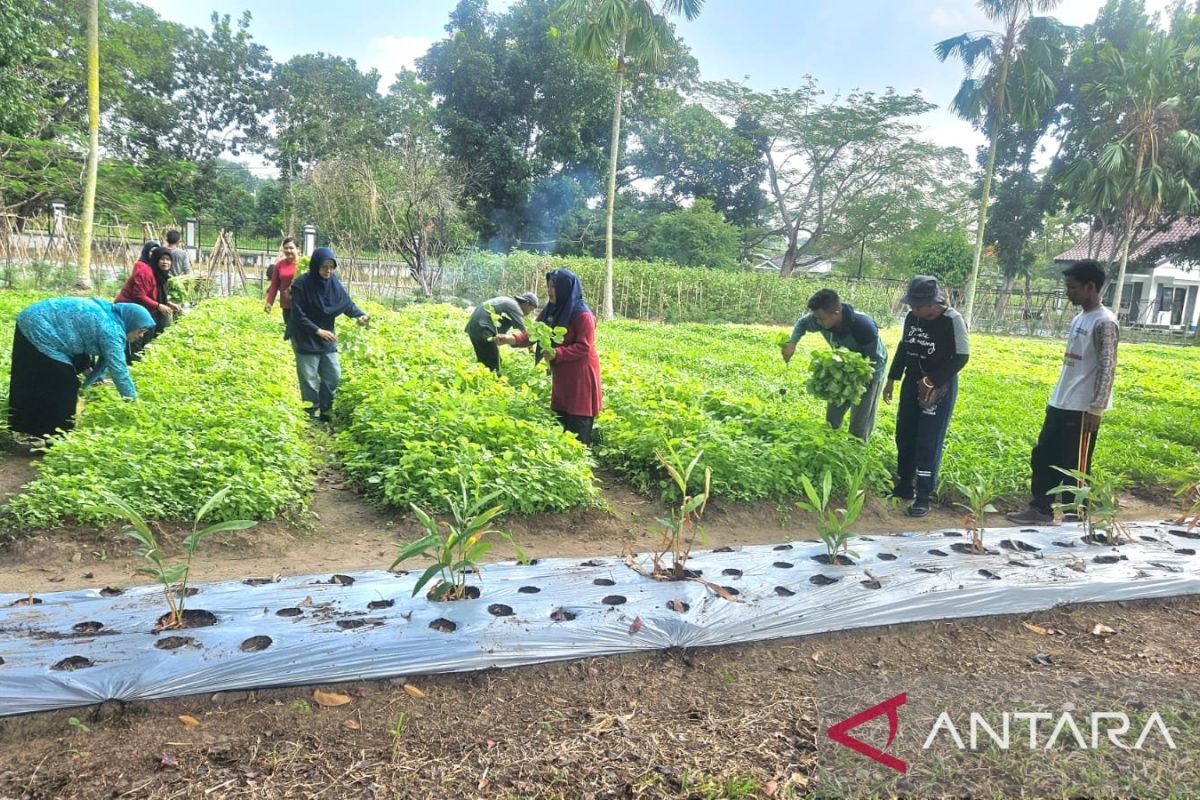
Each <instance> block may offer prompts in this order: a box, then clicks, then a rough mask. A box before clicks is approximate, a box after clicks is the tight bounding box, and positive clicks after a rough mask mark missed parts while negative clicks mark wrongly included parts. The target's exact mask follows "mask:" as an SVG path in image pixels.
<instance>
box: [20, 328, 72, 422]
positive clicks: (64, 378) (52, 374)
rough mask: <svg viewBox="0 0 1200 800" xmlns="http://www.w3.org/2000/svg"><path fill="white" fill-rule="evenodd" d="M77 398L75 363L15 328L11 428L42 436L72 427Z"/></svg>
mask: <svg viewBox="0 0 1200 800" xmlns="http://www.w3.org/2000/svg"><path fill="white" fill-rule="evenodd" d="M78 402H79V379H78V378H77V377H75V367H74V366H72V365H70V364H64V363H62V362H61V361H55V360H54V359H53V358H51V357H50V356H48V355H46V354H44V353H43V352H42V351H40V350H38V349H37V348H36V347H34V346H33V343H32V342H30V341H29V340H28V339H26V338H25V334H23V333H21V329H20V328H16V329H15V332H14V333H13V350H12V369H11V371H10V372H9V376H8V428H9V430H11V431H13V432H14V433H27V434H29V435H31V436H43V437H44V436H49V435H50V434H52V433H54V432H55V431H58V430H60V429H61V430H64V431H69V430H71V428H73V427H74V426H75V406H76V404H77V403H78Z"/></svg>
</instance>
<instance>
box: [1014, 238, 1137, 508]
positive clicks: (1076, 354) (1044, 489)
mask: <svg viewBox="0 0 1200 800" xmlns="http://www.w3.org/2000/svg"><path fill="white" fill-rule="evenodd" d="M1063 283H1064V285H1065V286H1066V290H1067V299H1068V300H1070V301H1071V303H1072V304H1073V305H1077V306H1079V307H1080V308H1081V309H1083V310H1082V311H1080V312H1079V313H1078V314H1076V315H1075V319H1073V320H1071V331H1070V333H1068V334H1067V353H1066V356H1065V357H1064V358H1063V366H1062V372H1061V373H1059V376H1058V384H1057V385H1056V386H1055V387H1054V392H1053V393H1052V394H1051V395H1050V404H1049V405H1047V406H1046V418H1045V419H1044V420H1043V421H1042V430H1041V433H1039V434H1038V439H1037V444H1036V445H1034V447H1033V453H1032V455H1031V456H1030V468H1031V470H1032V472H1033V477H1032V479H1031V482H1030V483H1031V486H1030V489H1031V494H1032V498H1031V499H1030V501H1029V508H1027V509H1026V510H1024V511H1022V512H1020V513H1017V514H1009V515H1008V518H1009V520H1011V521H1012V522H1016V523H1018V524H1021V525H1036V524H1039V523H1043V524H1044V523H1052V522H1054V505H1053V500H1052V497H1051V495H1050V490H1051V489H1053V488H1054V487H1056V486H1060V485H1063V484H1069V483H1070V482H1071V479H1070V478H1069V477H1067V476H1066V475H1064V474H1062V473H1061V472H1059V471H1058V470H1057V469H1055V467H1061V468H1063V469H1073V470H1078V471H1079V472H1085V473H1088V474H1091V471H1092V452H1093V451H1094V450H1095V448H1096V434H1097V433H1099V431H1100V417H1101V415H1102V414H1104V412H1105V411H1107V410H1109V409H1110V408H1112V390H1113V383H1114V381H1115V380H1116V376H1117V341H1118V340H1119V339H1120V328H1119V327H1118V325H1117V315H1116V314H1114V313H1113V312H1112V310H1110V309H1108V308H1106V307H1105V306H1104V304H1103V303H1101V302H1100V290H1101V289H1102V288H1103V287H1104V268H1103V267H1101V266H1100V265H1099V264H1097V263H1096V262H1095V261H1080V262H1079V263H1078V264H1075V265H1073V266H1070V267H1067V268H1066V269H1065V270H1063ZM1064 499H1065V498H1064Z"/></svg>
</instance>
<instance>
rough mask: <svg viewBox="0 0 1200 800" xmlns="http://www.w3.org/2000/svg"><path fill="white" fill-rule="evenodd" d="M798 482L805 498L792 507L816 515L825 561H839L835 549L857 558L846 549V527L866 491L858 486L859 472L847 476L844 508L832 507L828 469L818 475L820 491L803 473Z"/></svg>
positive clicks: (847, 541)
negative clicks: (823, 545)
mask: <svg viewBox="0 0 1200 800" xmlns="http://www.w3.org/2000/svg"><path fill="white" fill-rule="evenodd" d="M800 482H801V484H803V486H804V496H805V498H806V499H804V500H799V501H797V503H796V506H797V507H798V508H799V509H800V510H801V511H807V512H809V513H810V514H816V515H817V534H818V535H819V536H820V537H821V541H822V542H824V543H825V551H826V553H827V554H828V556H829V563H830V564H837V563H838V562H839V560H840V556H839V554H838V551H839V550H840V551H842V552H844V553H846V554H847V555H851V556H854V557H855V558H857V557H858V554H857V553H855V552H853V551H851V550H849V541H850V527H851V526H852V525H854V523H855V521H857V520H858V517H859V515H860V514H861V513H862V509H863V504H864V503H865V502H866V499H867V493H866V490H865V489H863V488H862V483H863V473H862V472H857V473H854V474H853V475H851V476H850V478H849V488H848V489H847V491H846V507H845V508H834V507H833V475H832V473H831V472H830V471H829V470H828V469H827V470H825V471H824V473H822V475H821V489H820V491H817V487H815V486H814V485H813V482H812V481H811V480H809V477H808V476H807V475H804V476H802V477H801V479H800Z"/></svg>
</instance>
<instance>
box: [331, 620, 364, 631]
mask: <svg viewBox="0 0 1200 800" xmlns="http://www.w3.org/2000/svg"><path fill="white" fill-rule="evenodd" d="M366 624H367V622H366V620H362V619H339V620H338V621H337V626H338V627H339V628H341V629H342V630H344V631H352V630H355V629H357V628H361V627H362V626H363V625H366Z"/></svg>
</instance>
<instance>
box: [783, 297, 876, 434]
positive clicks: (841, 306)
mask: <svg viewBox="0 0 1200 800" xmlns="http://www.w3.org/2000/svg"><path fill="white" fill-rule="evenodd" d="M808 310H809V313H807V314H805V315H804V316H803V317H801V318H800V319H799V320H798V321H797V322H796V327H794V328H793V329H792V338H791V339H789V340H788V342H787V344H785V345H783V348H782V349H783V360H784V361H785V362H787V361H791V359H792V355H794V354H795V352H796V343H797V342H799V341H800V339H801V337H803V336H804V334H806V333H820V334H821V335H822V336H824V337H825V341H827V342H829V346H830V347H833V348H835V349H836V348H839V347H841V348H844V349H846V350H852V351H854V352H855V353H858V354H859V355H862V356H864V357H865V358H867V359H868V360H870V362H871V363H872V365H874V367H875V372H874V374H873V375H872V377H871V383H870V384H868V385H867V390H866V391H865V392H863V396H862V399H861V400H859V401H858V405H855V406H853V407H852V406H849V405H836V404H834V403H830V404H829V405H827V406H826V407H825V420H826V421H827V422H828V423H829V427H831V428H834V429H835V430H836V429H837V428H840V427H842V420H843V419H844V418H845V416H846V412H847V411H850V433H851V435H853V436H856V437H858V438H859V439H862V440H863V441H864V442H865V441H866V440H867V439H868V438H869V437H870V435H871V431H872V429H874V427H875V412H876V411H877V410H878V408H879V391H880V389H881V388H882V387H883V373H884V370H885V369H886V368H887V346H886V345H884V343H883V340H882V339H880V338H879V327H878V326H877V325H876V324H875V320H873V319H871V318H870V317H869V316H867V315H866V314H863V313H862V312H860V311H855V310H854V308H853V307H852V306H851V305H850V304H849V303H843V302H842V301H841V298H839V297H838V293H837V292H835V291H834V290H833V289H822V290H820V291H819V292H817V293H816V294H814V295H813V296H812V297H810V298H809V300H808Z"/></svg>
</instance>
